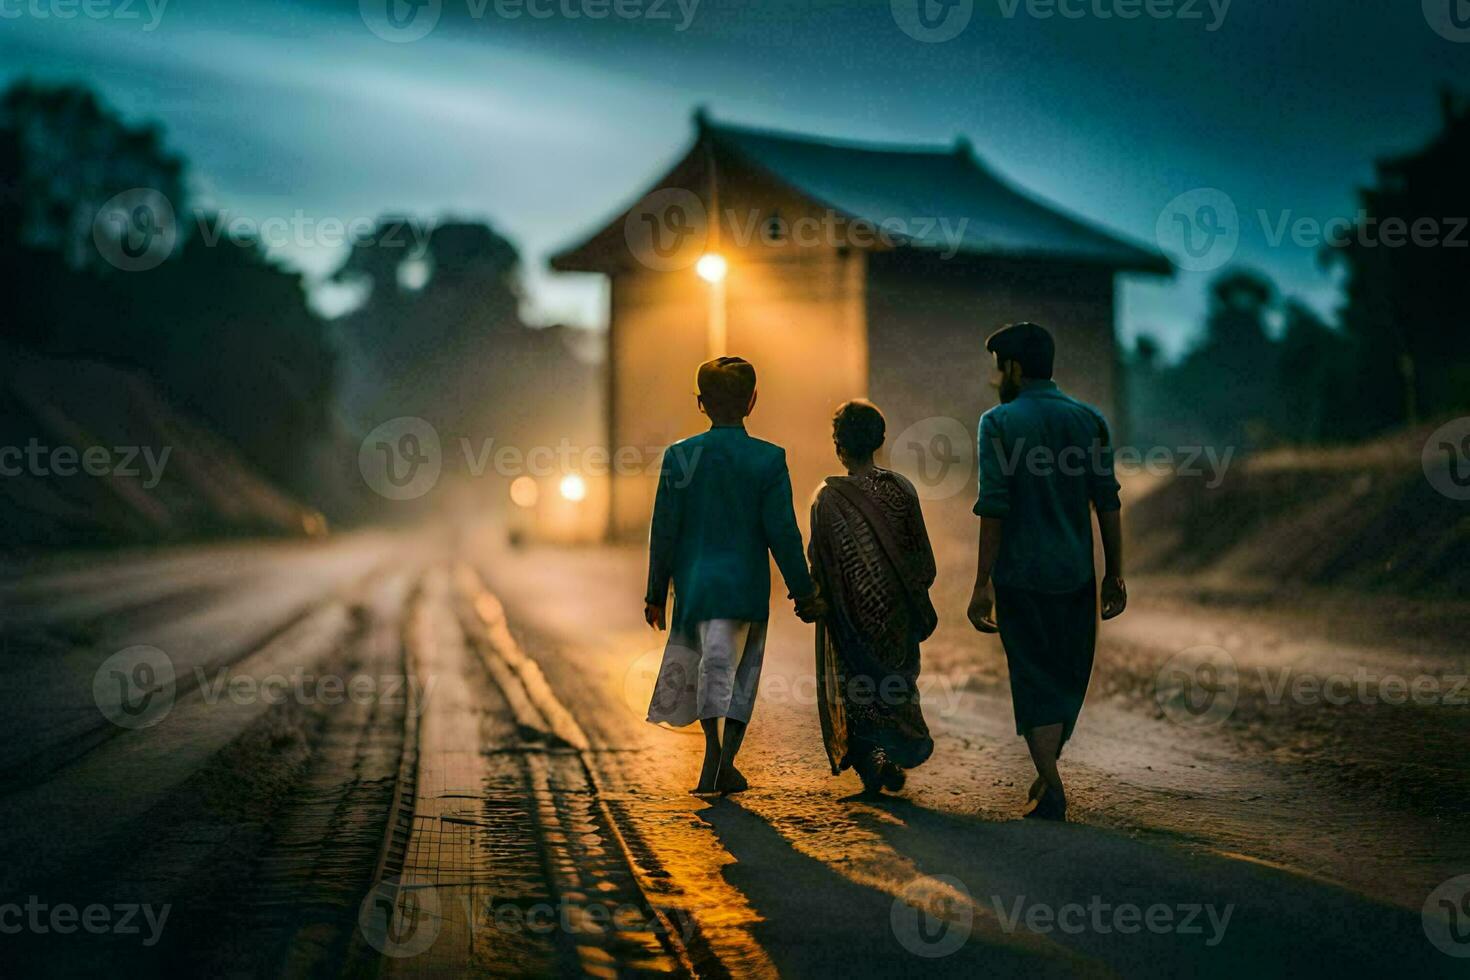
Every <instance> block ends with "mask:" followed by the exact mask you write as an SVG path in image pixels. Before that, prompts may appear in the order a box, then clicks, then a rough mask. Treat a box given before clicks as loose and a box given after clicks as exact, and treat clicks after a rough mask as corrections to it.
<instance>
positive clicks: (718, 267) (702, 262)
mask: <svg viewBox="0 0 1470 980" xmlns="http://www.w3.org/2000/svg"><path fill="white" fill-rule="evenodd" d="M694 271H695V272H697V273H699V278H701V279H703V280H704V281H705V282H707V283H710V284H711V285H713V284H715V283H718V282H724V280H725V273H727V272H729V271H730V264H729V263H728V262H726V261H725V257H724V256H723V255H721V254H719V253H718V252H707V253H705V254H704V255H701V256H700V257H699V261H698V262H696V263H694Z"/></svg>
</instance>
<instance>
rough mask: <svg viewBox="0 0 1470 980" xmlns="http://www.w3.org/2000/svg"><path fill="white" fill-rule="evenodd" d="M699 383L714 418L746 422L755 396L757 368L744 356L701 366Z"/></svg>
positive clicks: (705, 406)
mask: <svg viewBox="0 0 1470 980" xmlns="http://www.w3.org/2000/svg"><path fill="white" fill-rule="evenodd" d="M695 383H696V385H698V387H699V398H700V400H701V401H702V402H704V410H705V411H706V412H708V413H709V415H710V417H711V418H715V417H719V418H722V419H743V418H745V410H746V409H747V408H749V407H750V396H751V395H753V394H755V365H753V364H751V363H750V362H749V361H747V360H746V359H745V358H743V357H717V358H715V359H714V360H712V361H705V362H704V363H703V364H701V365H700V366H699V374H698V375H697V376H696V378H695Z"/></svg>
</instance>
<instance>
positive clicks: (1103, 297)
mask: <svg viewBox="0 0 1470 980" xmlns="http://www.w3.org/2000/svg"><path fill="white" fill-rule="evenodd" d="M866 305H867V317H866V319H867V324H868V347H869V351H870V358H871V368H870V388H871V391H872V395H871V397H872V399H873V401H874V402H875V403H877V405H878V407H879V408H881V409H882V410H883V412H884V414H885V416H886V417H887V419H888V444H887V446H886V447H885V449H886V450H887V456H886V464H887V465H889V466H891V467H893V468H895V469H898V470H899V471H900V472H903V473H905V474H906V475H908V476H909V477H910V478H911V479H913V480H914V482H915V484H916V486H917V487H918V489H919V491H920V493H921V495H923V496H924V497H925V498H926V510H928V509H934V510H936V511H938V512H940V513H945V514H948V513H949V511H950V510H951V509H953V512H954V513H953V514H952V515H950V516H951V517H954V518H955V519H958V517H959V516H962V512H961V509H960V508H961V507H963V508H966V509H967V508H968V507H969V506H970V505H971V504H973V502H974V495H975V446H974V440H975V430H976V425H977V422H978V420H979V417H980V415H981V414H982V413H983V412H984V411H985V410H986V409H988V408H990V407H991V406H993V405H995V404H996V402H997V395H996V391H995V389H993V388H991V387H990V378H991V372H992V363H993V362H992V359H991V356H990V355H989V354H987V353H986V351H985V338H986V337H987V336H989V335H990V333H992V332H993V331H994V330H996V329H998V328H999V327H1001V326H1002V325H1004V324H1006V323H1010V322H1014V321H1017V320H1032V321H1034V322H1036V323H1040V324H1041V325H1042V326H1044V327H1046V328H1047V329H1048V330H1050V331H1051V333H1052V335H1053V336H1054V337H1055V338H1056V341H1057V360H1056V371H1055V375H1056V379H1057V382H1058V383H1059V384H1060V385H1061V386H1062V387H1063V389H1065V390H1066V391H1067V392H1068V393H1069V394H1072V395H1073V396H1075V397H1077V398H1080V399H1082V400H1083V401H1086V402H1089V403H1090V404H1093V405H1095V406H1097V407H1098V408H1100V409H1102V411H1103V412H1104V413H1105V414H1107V415H1108V418H1109V420H1110V421H1113V420H1114V412H1115V403H1116V402H1117V401H1118V399H1117V397H1116V396H1117V389H1116V385H1117V377H1118V370H1117V354H1116V350H1115V344H1114V340H1113V275H1112V273H1111V272H1110V271H1108V270H1102V269H1096V268H1087V267H1068V266H1063V265H1058V264H1055V263H1040V262H1000V261H980V260H965V259H950V260H944V259H940V258H939V257H937V256H934V255H932V254H928V253H912V252H892V253H887V254H880V255H874V256H872V257H871V259H870V262H869V269H868V276H867V304H866ZM911 427H912V428H911ZM931 502H932V503H931Z"/></svg>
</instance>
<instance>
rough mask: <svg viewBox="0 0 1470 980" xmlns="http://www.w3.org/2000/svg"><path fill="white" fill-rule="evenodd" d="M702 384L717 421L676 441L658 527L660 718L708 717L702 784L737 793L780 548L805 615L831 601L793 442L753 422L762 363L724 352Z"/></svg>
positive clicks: (655, 612) (653, 597) (652, 714)
mask: <svg viewBox="0 0 1470 980" xmlns="http://www.w3.org/2000/svg"><path fill="white" fill-rule="evenodd" d="M696 384H697V386H698V388H699V395H698V401H699V410H700V411H701V412H703V413H704V414H705V415H706V416H708V417H709V420H710V428H709V431H707V432H703V433H700V434H699V435H697V436H691V437H689V438H688V439H682V440H680V441H679V442H676V443H674V444H673V445H672V446H670V447H669V448H668V449H667V450H665V452H664V459H663V470H662V473H661V475H660V477H659V482H658V493H657V496H656V497H655V500H654V506H653V524H652V527H651V529H650V531H649V537H648V594H647V595H646V596H645V598H644V607H643V614H644V618H645V619H646V620H647V622H648V624H649V625H650V626H652V627H654V628H655V629H663V628H664V627H665V623H666V615H665V605H666V603H667V601H668V595H669V585H670V583H671V582H672V584H673V587H674V616H673V622H672V623H671V624H670V625H671V626H672V629H670V631H669V641H668V644H667V645H666V646H665V648H664V658H663V663H662V665H661V666H660V667H659V676H658V680H657V682H656V683H655V686H654V692H653V701H652V703H651V704H650V705H649V708H648V720H649V721H651V722H654V723H655V724H658V723H666V724H670V725H673V726H675V727H683V726H684V725H688V724H691V723H692V722H693V721H694V720H695V719H698V720H699V723H700V725H701V726H702V727H703V728H704V737H705V755H704V766H703V768H702V769H701V771H700V775H699V785H698V786H696V787H695V789H694V792H695V793H713V792H722V793H734V792H739V791H741V790H743V789H745V788H746V786H747V784H746V781H745V777H744V776H742V775H741V774H740V771H739V770H738V769H736V768H735V754H736V753H737V752H738V751H739V750H740V743H741V741H742V739H743V738H744V737H745V726H746V724H747V723H748V722H749V721H750V715H751V711H752V709H753V708H754V703H755V695H756V688H757V687H758V685H759V683H760V671H761V663H762V658H763V656H764V653H765V637H766V623H767V620H768V619H769V618H770V595H771V570H770V564H769V559H768V558H767V557H766V556H767V554H768V553H769V554H770V555H772V556H774V557H775V559H776V567H777V568H779V569H780V570H781V576H782V578H784V579H785V580H786V587H787V589H788V590H789V591H790V597H791V598H793V599H795V600H796V610H797V615H799V616H800V617H801V618H802V619H803V620H805V621H807V622H813V621H815V619H816V616H817V613H818V612H819V611H820V610H819V603H818V602H817V600H816V598H815V595H814V592H815V589H814V587H813V585H812V579H811V574H810V572H809V571H808V569H807V563H806V552H805V550H804V549H803V546H802V542H801V531H800V530H799V529H798V528H797V525H796V514H795V512H794V511H793V509H792V502H791V474H790V472H789V471H788V470H787V468H786V450H784V449H782V448H781V447H780V446H777V445H773V444H772V443H769V442H765V441H763V440H760V439H756V438H753V437H752V436H751V435H750V434H749V433H747V432H746V431H745V417H746V416H747V415H749V414H750V413H751V412H752V411H753V410H754V409H755V402H756V389H755V368H754V367H753V366H752V365H751V364H750V362H749V361H746V360H745V359H744V358H740V357H720V358H716V359H715V360H712V361H706V362H705V363H704V364H701V365H700V366H699V372H698V375H697V378H696ZM721 718H723V719H724V720H725V726H724V735H723V743H722V740H721V733H720V731H719V722H720V719H721Z"/></svg>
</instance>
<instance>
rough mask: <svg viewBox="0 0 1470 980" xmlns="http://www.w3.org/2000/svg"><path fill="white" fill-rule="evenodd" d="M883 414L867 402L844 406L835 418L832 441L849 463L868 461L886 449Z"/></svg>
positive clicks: (855, 400)
mask: <svg viewBox="0 0 1470 980" xmlns="http://www.w3.org/2000/svg"><path fill="white" fill-rule="evenodd" d="M887 424H888V423H887V422H885V421H884V419H883V413H882V412H880V411H878V406H877V405H874V404H873V403H872V402H870V401H868V400H867V399H866V398H854V399H853V400H852V401H849V402H843V403H842V404H841V405H840V406H838V408H837V412H836V414H834V415H833V416H832V438H833V440H834V441H835V442H836V443H837V448H839V449H841V450H842V452H843V455H845V456H847V458H848V459H867V458H868V457H869V456H871V455H873V454H874V453H875V452H877V451H878V447H879V446H881V445H883V433H884V430H885V429H886V428H887Z"/></svg>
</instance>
